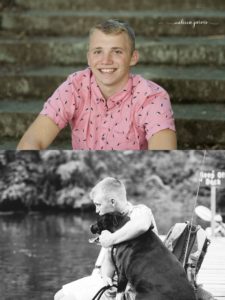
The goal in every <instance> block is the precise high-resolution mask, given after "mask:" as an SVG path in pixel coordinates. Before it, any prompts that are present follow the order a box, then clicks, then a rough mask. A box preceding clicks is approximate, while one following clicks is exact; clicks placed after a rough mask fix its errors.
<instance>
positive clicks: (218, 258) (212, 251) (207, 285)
mask: <svg viewBox="0 0 225 300" xmlns="http://www.w3.org/2000/svg"><path fill="white" fill-rule="evenodd" d="M197 282H198V283H199V284H203V288H204V289H206V290H207V291H209V292H210V293H212V294H213V296H214V297H215V298H216V299H218V300H225V238H224V237H216V238H213V239H211V244H210V245H209V247H208V251H207V253H206V255H205V259H204V261H203V264H202V266H201V269H200V271H199V274H198V278H197Z"/></svg>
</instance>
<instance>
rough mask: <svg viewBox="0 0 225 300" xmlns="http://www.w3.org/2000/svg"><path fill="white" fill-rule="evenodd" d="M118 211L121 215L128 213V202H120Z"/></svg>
mask: <svg viewBox="0 0 225 300" xmlns="http://www.w3.org/2000/svg"><path fill="white" fill-rule="evenodd" d="M119 211H120V213H121V214H123V215H126V214H127V213H128V211H129V204H128V202H127V201H126V202H124V203H122V205H121V206H120V208H119Z"/></svg>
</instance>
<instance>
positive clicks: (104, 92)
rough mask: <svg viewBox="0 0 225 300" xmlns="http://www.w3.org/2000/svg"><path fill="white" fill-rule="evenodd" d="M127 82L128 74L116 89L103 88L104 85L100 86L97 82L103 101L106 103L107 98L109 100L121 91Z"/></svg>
mask: <svg viewBox="0 0 225 300" xmlns="http://www.w3.org/2000/svg"><path fill="white" fill-rule="evenodd" d="M128 80H129V74H128V77H127V78H126V79H125V80H123V81H122V82H121V83H119V84H118V85H117V86H116V87H115V86H113V87H111V86H105V85H102V84H101V83H100V82H97V84H98V86H99V88H100V91H101V93H102V95H103V96H104V98H105V100H106V101H107V100H108V98H110V97H111V96H113V95H115V94H117V93H119V92H120V91H122V89H123V88H124V87H125V86H126V84H127V82H128Z"/></svg>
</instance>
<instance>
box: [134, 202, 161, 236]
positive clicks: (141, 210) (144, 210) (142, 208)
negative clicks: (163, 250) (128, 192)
mask: <svg viewBox="0 0 225 300" xmlns="http://www.w3.org/2000/svg"><path fill="white" fill-rule="evenodd" d="M134 216H135V217H138V218H143V216H148V218H150V220H151V225H152V226H153V228H152V230H153V231H154V232H155V233H156V234H158V229H157V226H156V222H155V218H154V216H153V214H152V210H151V209H150V208H149V207H148V206H146V205H144V204H138V205H135V206H134V209H133V212H132V213H131V215H130V217H131V218H132V217H134Z"/></svg>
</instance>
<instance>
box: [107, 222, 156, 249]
mask: <svg viewBox="0 0 225 300" xmlns="http://www.w3.org/2000/svg"><path fill="white" fill-rule="evenodd" d="M150 225H151V222H146V223H143V222H140V223H139V224H137V223H133V222H132V221H129V222H127V223H126V224H125V225H124V226H123V227H122V228H121V229H119V230H117V231H116V232H114V233H113V234H112V239H113V244H118V243H121V242H124V241H127V240H131V239H134V238H136V237H138V236H139V235H141V234H143V233H145V232H146V231H147V230H148V229H149V227H150Z"/></svg>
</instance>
